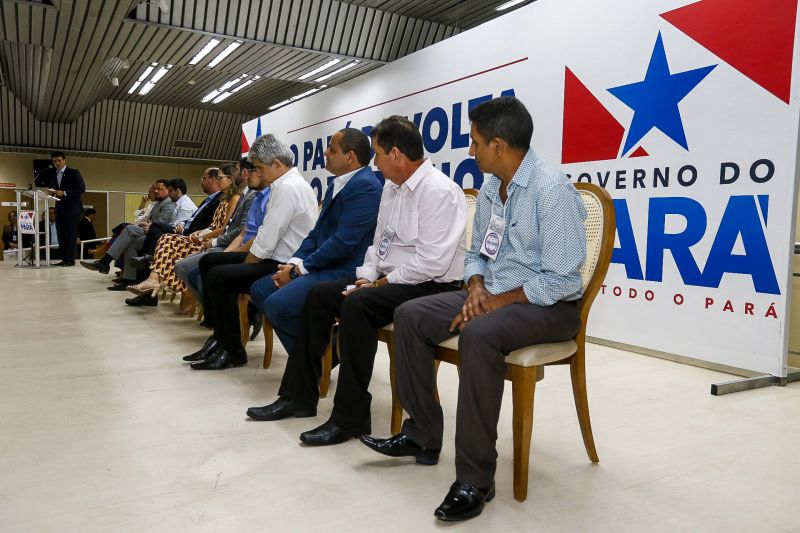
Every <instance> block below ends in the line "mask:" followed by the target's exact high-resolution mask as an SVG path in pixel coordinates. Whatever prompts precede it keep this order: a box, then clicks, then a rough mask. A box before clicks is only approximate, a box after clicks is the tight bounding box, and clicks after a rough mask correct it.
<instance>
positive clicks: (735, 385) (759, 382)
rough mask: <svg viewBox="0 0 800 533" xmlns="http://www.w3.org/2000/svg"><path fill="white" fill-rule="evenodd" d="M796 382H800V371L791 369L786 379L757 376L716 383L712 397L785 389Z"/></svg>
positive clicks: (712, 389)
mask: <svg viewBox="0 0 800 533" xmlns="http://www.w3.org/2000/svg"><path fill="white" fill-rule="evenodd" d="M794 381H800V369H797V368H790V369H789V372H788V373H787V375H786V377H785V378H783V377H779V376H770V375H766V376H756V377H754V378H742V379H735V380H733V381H725V382H723V383H714V384H713V385H711V395H712V396H722V395H723V394H731V393H733V392H742V391H746V390H753V389H762V388H764V387H772V386H778V387H785V386H786V384H787V383H792V382H794Z"/></svg>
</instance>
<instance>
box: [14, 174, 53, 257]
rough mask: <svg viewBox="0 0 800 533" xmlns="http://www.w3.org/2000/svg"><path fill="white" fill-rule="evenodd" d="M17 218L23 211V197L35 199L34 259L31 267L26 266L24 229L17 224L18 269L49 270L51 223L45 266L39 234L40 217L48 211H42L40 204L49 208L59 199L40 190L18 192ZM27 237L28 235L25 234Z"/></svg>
mask: <svg viewBox="0 0 800 533" xmlns="http://www.w3.org/2000/svg"><path fill="white" fill-rule="evenodd" d="M16 193H17V216H19V213H20V212H21V211H22V195H25V196H29V197H31V198H33V229H34V234H33V246H32V247H31V252H32V253H33V259H32V261H31V264H30V265H25V264H24V261H23V258H22V252H23V250H24V248H23V247H22V235H23V233H22V228H21V227H20V225H19V224H17V242H18V243H19V246H18V247H17V267H19V268H49V267H50V222H49V220H48V222H47V225H46V229H47V231H45V233H44V246H45V252H44V254H45V260H44V264H42V261H41V259H42V258H41V255H42V250H41V246H40V232H39V216H40V215H42V214H43V213H45V212H46V209H44V210H43V209H42V208H41V206H42V204H41V203H40V202H44V204H43V205H44V207H45V208H47V207H49V205H50V202H51V201H52V202H53V203H55V202H57V201H59V200H58V199H57V198H53V197H51V196H48V195H46V194H44V193H43V192H41V191H39V190H30V191H23V190H17V191H16ZM25 235H27V233H26V234H25Z"/></svg>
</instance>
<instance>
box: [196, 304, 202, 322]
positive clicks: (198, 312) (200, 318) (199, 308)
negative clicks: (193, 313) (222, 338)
mask: <svg viewBox="0 0 800 533" xmlns="http://www.w3.org/2000/svg"><path fill="white" fill-rule="evenodd" d="M202 320H203V304H202V303H198V304H197V321H198V322H200V321H202Z"/></svg>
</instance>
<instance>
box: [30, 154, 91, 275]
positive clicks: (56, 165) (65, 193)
mask: <svg viewBox="0 0 800 533" xmlns="http://www.w3.org/2000/svg"><path fill="white" fill-rule="evenodd" d="M50 158H51V159H52V161H53V166H52V167H50V168H47V169H45V170H44V171H42V173H41V174H39V177H38V178H37V179H36V184H37V185H39V186H42V187H47V188H48V189H50V192H51V194H54V195H55V196H56V197H57V198H58V199H59V200H60V201H59V202H56V228H57V230H58V247H59V250H60V252H61V262H60V263H56V266H75V242H76V239H77V238H78V223H79V222H80V219H81V215H82V214H83V202H82V201H81V194H83V193H84V192H85V191H86V184H85V183H84V182H83V176H81V173H80V171H79V170H78V169H76V168H69V167H67V156H66V155H64V152H53V153H52V154H50Z"/></svg>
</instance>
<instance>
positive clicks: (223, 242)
mask: <svg viewBox="0 0 800 533" xmlns="http://www.w3.org/2000/svg"><path fill="white" fill-rule="evenodd" d="M251 170H253V164H252V163H251V162H250V161H248V160H247V158H246V157H243V158H242V159H240V160H239V162H238V163H237V164H236V173H235V174H234V176H233V179H234V180H235V181H236V183H237V184H238V185H239V189H240V190H241V191H242V199H241V200H239V205H238V206H236V211H234V213H233V216H232V217H231V220H230V221H229V222H228V225H227V226H225V231H224V232H223V233H222V235H220V236H219V237H217V238H216V239H212V240H210V241H206V242H205V243H204V245H205V246H206V248H205V250H203V251H202V252H197V253H196V254H192V255H190V256H188V257H185V258H183V259H181V260H180V261H178V262H177V263H175V275H176V276H177V277H178V279H180V280H182V281H183V282H184V283H185V284H186V286H187V287H189V288H190V289H191V290H192V292H193V293H194V296H195V297H196V298H197V299H198V300H201V299H202V298H203V296H202V292H201V290H200V287H199V286H198V285H197V283H198V282H199V280H200V276H199V274H200V266H199V265H200V259H201V258H202V257H203V256H204V255H205V254H207V253H210V252H224V251H225V249H226V248H227V247H228V246H229V245H230V244H231V243H232V242H233V240H234V239H235V238H236V237H238V236H239V233H241V232H242V229H243V228H244V224H245V222H246V221H247V214H248V213H249V212H250V206H251V205H252V204H253V198H255V195H256V192H258V191H257V190H256V189H254V188H252V187H250V179H249V178H250V171H251ZM259 183H260V181H259ZM195 271H196V272H195ZM193 272H194V273H195V274H196V275H193Z"/></svg>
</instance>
